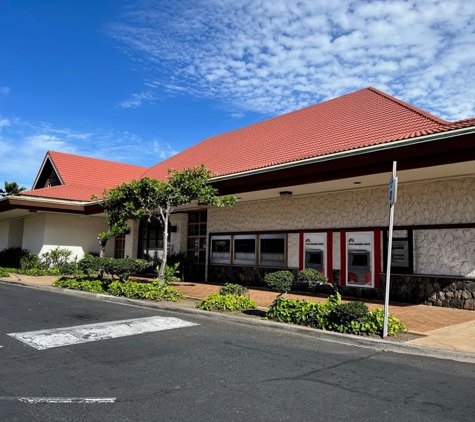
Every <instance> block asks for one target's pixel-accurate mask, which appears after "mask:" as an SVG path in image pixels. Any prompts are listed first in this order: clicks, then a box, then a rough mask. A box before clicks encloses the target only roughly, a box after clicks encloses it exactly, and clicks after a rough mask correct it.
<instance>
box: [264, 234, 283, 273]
mask: <svg viewBox="0 0 475 422" xmlns="http://www.w3.org/2000/svg"><path fill="white" fill-rule="evenodd" d="M285 244H286V236H285V234H264V235H261V236H260V251H259V252H260V264H261V265H269V266H277V267H282V266H284V265H285V255H286V254H285V249H286V248H285Z"/></svg>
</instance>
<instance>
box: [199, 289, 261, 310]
mask: <svg viewBox="0 0 475 422" xmlns="http://www.w3.org/2000/svg"><path fill="white" fill-rule="evenodd" d="M195 308H197V309H201V310H203V311H219V312H238V311H245V310H247V309H255V308H257V305H256V303H255V302H254V301H253V300H252V299H251V298H249V297H247V296H236V295H233V294H225V295H222V294H219V293H211V294H210V295H208V296H206V297H204V298H203V299H201V300H200V301H198V302H197V303H196V305H195Z"/></svg>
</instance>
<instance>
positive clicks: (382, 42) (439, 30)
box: [107, 0, 475, 119]
mask: <svg viewBox="0 0 475 422" xmlns="http://www.w3.org/2000/svg"><path fill="white" fill-rule="evenodd" d="M474 17H475V2H470V1H466V0H451V1H450V2H447V1H444V0H421V1H417V2H409V1H397V0H391V1H382V0H377V1H376V0H369V1H365V2H362V1H357V0H353V1H348V0H332V1H327V0H302V1H299V2H291V1H288V0H240V1H239V0H206V1H205V0H175V1H173V0H169V1H167V2H163V1H160V0H155V1H152V0H148V1H143V2H141V3H139V6H138V7H136V8H134V9H132V10H131V11H128V12H127V13H125V14H124V15H123V16H122V17H121V18H120V19H119V20H118V21H117V22H115V23H113V24H111V25H109V27H108V28H107V32H108V34H109V35H110V36H112V37H113V38H115V39H116V40H118V41H120V45H121V46H123V47H124V48H126V49H127V50H128V52H129V53H131V54H132V57H134V58H135V59H137V60H139V61H141V62H142V63H143V64H144V68H146V70H147V77H148V78H149V79H148V80H147V82H146V84H147V86H148V87H150V89H151V90H150V91H149V92H146V93H141V94H135V96H132V97H131V98H130V99H129V100H127V101H124V102H123V103H121V104H122V105H121V106H122V107H138V106H140V105H141V104H142V103H143V101H149V98H147V96H152V97H154V96H155V95H157V94H156V93H158V92H163V93H166V94H167V95H178V94H179V93H181V92H186V93H189V94H191V95H195V96H199V97H207V98H212V99H217V100H220V101H221V102H222V104H223V106H225V107H226V108H229V105H232V106H234V107H235V109H236V112H240V111H242V110H251V111H256V112H259V113H265V114H279V113H283V112H286V111H290V110H294V109H296V108H301V107H304V106H307V105H310V104H314V103H317V102H320V101H323V100H326V99H329V98H333V97H336V96H339V95H342V94H344V93H347V92H350V91H353V90H356V89H360V88H364V87H366V86H369V85H375V86H376V87H377V88H380V89H382V90H385V91H387V92H388V93H389V94H392V95H395V96H397V97H399V98H401V99H403V100H405V101H408V102H411V103H414V104H415V105H417V106H419V107H421V108H424V109H426V110H428V111H431V112H434V113H436V114H437V115H439V116H441V117H444V118H448V119H459V118H465V117H469V116H473V115H475V101H473V100H474V98H475V84H473V83H472V82H473V68H474V66H475V49H473V39H475V26H474V25H473V19H474ZM150 73H151V74H152V76H153V77H152V78H150V77H149V76H150ZM143 94H146V95H145V96H144V98H142V97H141V96H142V95H143Z"/></svg>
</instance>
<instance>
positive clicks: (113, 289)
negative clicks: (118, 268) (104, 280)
mask: <svg viewBox="0 0 475 422" xmlns="http://www.w3.org/2000/svg"><path fill="white" fill-rule="evenodd" d="M123 285H124V283H122V282H121V281H113V282H112V283H110V284H109V285H108V286H107V293H109V294H111V295H112V296H122V295H123V292H122V286H123Z"/></svg>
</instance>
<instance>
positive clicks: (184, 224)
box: [170, 213, 188, 253]
mask: <svg viewBox="0 0 475 422" xmlns="http://www.w3.org/2000/svg"><path fill="white" fill-rule="evenodd" d="M170 221H171V224H172V226H176V228H177V231H176V232H175V233H170V243H171V244H172V245H173V252H174V253H178V252H180V251H186V246H187V236H188V214H183V213H180V214H172V216H171V219H170Z"/></svg>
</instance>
